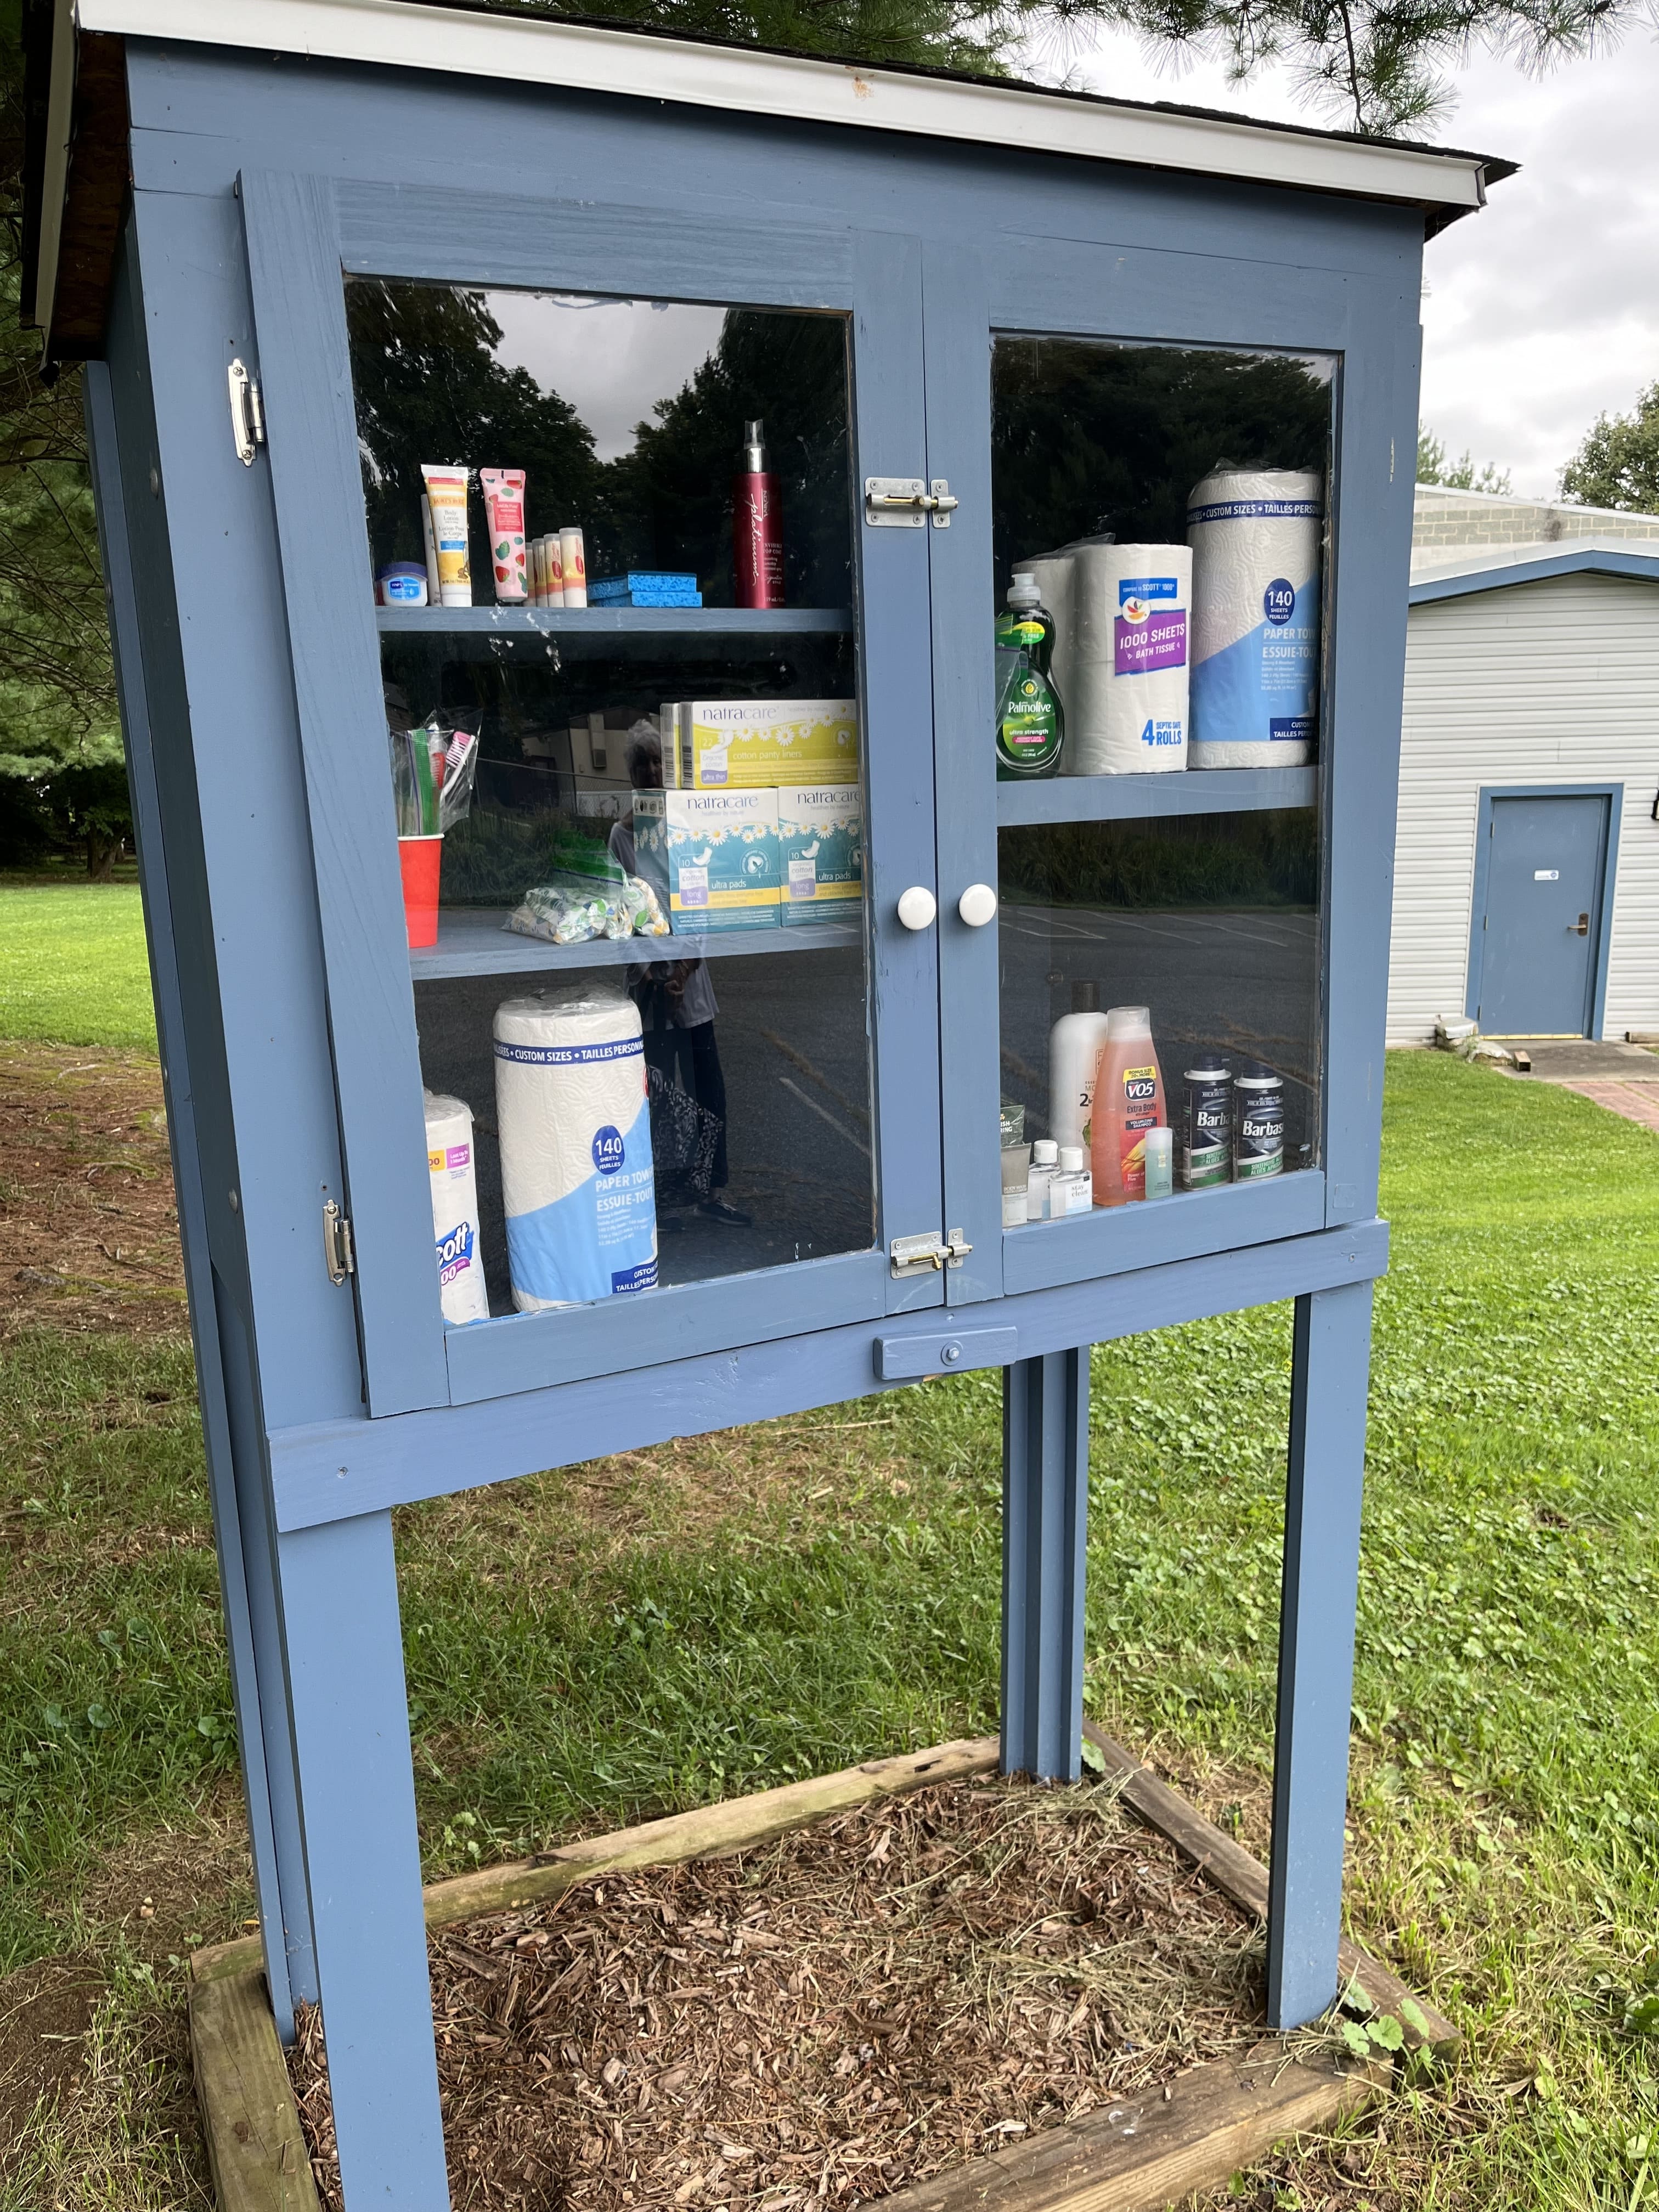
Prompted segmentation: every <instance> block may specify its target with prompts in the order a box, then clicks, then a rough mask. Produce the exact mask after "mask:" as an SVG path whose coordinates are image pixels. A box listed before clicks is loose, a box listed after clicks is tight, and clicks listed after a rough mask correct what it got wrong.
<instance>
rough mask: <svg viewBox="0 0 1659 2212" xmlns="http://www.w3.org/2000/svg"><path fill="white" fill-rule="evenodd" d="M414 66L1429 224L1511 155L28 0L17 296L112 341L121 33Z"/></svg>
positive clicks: (841, 69)
mask: <svg viewBox="0 0 1659 2212" xmlns="http://www.w3.org/2000/svg"><path fill="white" fill-rule="evenodd" d="M128 39H143V40H159V41H165V42H176V43H181V44H186V45H196V46H214V47H219V48H230V49H241V50H243V51H245V52H249V53H251V54H254V55H257V56H259V57H261V58H264V57H266V56H270V55H272V54H295V55H301V56H305V57H307V58H312V59H314V60H325V61H339V62H349V63H356V64H369V65H372V66H380V67H385V68H389V69H413V70H433V71H439V72H444V73H447V74H451V75H460V76H475V77H488V78H494V79H496V80H498V81H500V82H504V83H511V84H520V85H523V84H533V85H545V86H549V87H562V88H569V89H572V90H578V91H583V92H599V93H608V94H621V95H623V96H627V97H631V98H635V99H644V100H666V101H674V102H677V103H679V104H681V105H689V106H698V107H706V108H714V109H724V110H727V111H729V112H733V113H737V114H742V115H745V116H756V115H762V116H767V117H771V118H787V119H793V120H799V121H802V122H810V123H814V124H825V123H828V124H832V125H845V126H847V127H848V128H851V129H854V130H861V131H893V132H899V133H903V134H907V135H909V136H912V137H927V138H939V139H945V140H951V141H955V142H957V143H969V144H978V145H990V146H997V147H1002V148H1010V147H1018V149H1020V150H1021V151H1022V152H1025V153H1049V154H1060V155H1071V156H1073V157H1074V158H1077V159H1080V160H1085V161H1113V162H1120V163H1132V164H1134V165H1136V166H1138V167H1153V168H1162V169H1170V170H1177V171H1182V172H1185V173H1188V174H1189V175H1200V176H1208V177H1223V178H1228V179H1237V180H1239V181H1241V182H1243V181H1248V182H1250V183H1254V184H1265V185H1289V186H1291V187H1293V188H1295V189H1297V190H1301V191H1318V192H1326V193H1335V194H1338V195H1340V196H1342V197H1347V198H1354V199H1367V200H1380V201H1384V202H1389V203H1392V204H1395V205H1405V206H1410V207H1415V208H1417V209H1419V210H1421V212H1422V215H1423V216H1424V220H1425V228H1426V229H1427V231H1428V233H1429V234H1430V235H1432V234H1434V233H1435V232H1436V231H1437V230H1440V229H1442V228H1444V227H1445V225H1446V224H1447V223H1449V222H1455V221H1456V219H1457V218H1458V216H1462V215H1467V214H1468V213H1470V212H1471V211H1472V210H1474V209H1476V208H1478V207H1480V206H1481V205H1482V204H1484V202H1485V198H1486V186H1487V185H1489V184H1492V183H1494V182H1497V181H1498V180H1500V179H1503V178H1504V177H1507V176H1510V175H1512V174H1513V173H1514V171H1515V167H1516V165H1515V164H1514V163H1513V162H1510V161H1502V160H1499V159H1497V158H1495V157H1494V156H1492V155H1484V154H1474V153H1469V152H1466V151H1461V150H1457V149H1450V148H1441V147H1431V146H1421V145H1416V144H1413V143H1408V142H1407V141H1403V140H1398V139H1387V138H1364V137H1358V136H1356V135H1355V134H1353V133H1352V132H1347V131H1318V130H1313V129H1305V128H1303V127H1301V126H1299V125H1290V124H1279V123H1266V122H1261V121H1259V120H1255V119H1253V118H1249V117H1247V116H1241V115H1228V114H1222V113H1218V112H1213V111H1212V110H1209V109H1205V108H1197V107H1183V106H1177V105H1175V104H1173V103H1169V102H1164V101H1158V102H1157V103H1146V102H1142V101H1136V100H1113V99H1109V98H1104V97H1102V96H1100V95H1097V94H1091V93H1079V92H1058V91H1052V90H1048V89H1047V88H1043V87H1041V86H1037V85H1030V84H1025V83H1022V82H1017V81H1013V80H1009V79H991V78H984V77H975V76H965V75H960V74H957V73H956V72H954V71H951V70H931V69H926V68H919V67H918V68H906V69H893V68H878V67H873V66H870V65H866V64H862V63H854V62H842V61H836V60H831V59H825V58H823V57H822V56H817V55H807V54H799V53H790V52H781V51H778V50H775V49H773V48H769V47H762V46H747V45H739V44H736V43H731V44H721V43H719V42H716V41H714V40H703V39H689V38H683V37H677V36H673V35H667V34H664V33H656V32H652V33H644V32H639V31H626V30H618V29H617V28H616V27H614V26H612V25H609V24H602V23H596V22H586V21H580V20H571V19H568V18H567V19H552V18H548V17H538V16H530V15H526V14H524V13H523V11H522V10H521V9H513V10H512V11H511V12H498V11H496V10H495V9H491V8H490V7H489V6H488V5H467V4H459V5H457V4H426V0H235V4H234V5H230V4H228V0H30V4H29V5H28V8H27V14H26V21H25V42H26V47H27V89H26V131H27V141H26V152H25V166H24V189H25V207H24V269H23V301H22V304H23V311H24V314H25V317H26V319H30V320H32V321H33V323H34V325H36V326H37V327H38V328H40V330H41V331H42V332H43V334H44V337H43V346H44V349H45V351H46V354H47V356H50V357H55V358H61V359H73V358H76V357H83V356H88V355H95V354H96V353H97V352H98V351H99V350H100V343H101V337H102V329H103V314H104V304H105V301H106V297H107V294H108V288H109V282H110V278H111V276H112V270H113V265H114V258H115V248H116V240H117V235H118V228H119V223H120V216H121V210H122V206H123V204H124V201H125V191H126V182H127V154H126V136H127V106H126V76H125V40H128Z"/></svg>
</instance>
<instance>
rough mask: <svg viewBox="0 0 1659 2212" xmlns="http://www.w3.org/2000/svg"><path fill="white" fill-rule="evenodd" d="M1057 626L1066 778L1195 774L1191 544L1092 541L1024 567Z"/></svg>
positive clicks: (1053, 668)
mask: <svg viewBox="0 0 1659 2212" xmlns="http://www.w3.org/2000/svg"><path fill="white" fill-rule="evenodd" d="M1020 565H1021V566H1022V567H1023V568H1030V570H1031V571H1032V573H1033V574H1035V575H1036V580H1037V589H1038V590H1039V591H1040V592H1042V603H1043V605H1045V606H1046V607H1047V608H1048V611H1049V613H1050V614H1051V615H1053V617H1054V630H1055V639H1054V655H1053V659H1052V660H1051V662H1050V672H1051V674H1052V676H1053V678H1054V688H1055V690H1057V691H1058V692H1059V693H1060V706H1061V707H1062V708H1063V709H1064V710H1065V715H1066V744H1065V747H1064V750H1062V752H1061V754H1060V774H1061V775H1146V773H1148V772H1149V771H1150V772H1153V773H1156V772H1158V771H1159V770H1162V769H1180V768H1185V767H1186V765H1187V674H1188V671H1187V622H1188V608H1189V606H1190V605H1191V604H1192V575H1193V559H1192V555H1191V553H1190V552H1189V550H1188V548H1187V547H1186V546H1184V545H1115V544H1112V543H1111V542H1110V541H1109V540H1104V541H1103V540H1100V539H1092V538H1085V539H1083V540H1081V541H1079V543H1078V544H1075V545H1067V546H1062V547H1061V548H1060V550H1059V551H1058V552H1056V553H1050V554H1045V555H1043V556H1042V557H1041V558H1040V559H1038V560H1036V561H1028V562H1022V563H1021V564H1020Z"/></svg>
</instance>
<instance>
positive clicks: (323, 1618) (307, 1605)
mask: <svg viewBox="0 0 1659 2212" xmlns="http://www.w3.org/2000/svg"><path fill="white" fill-rule="evenodd" d="M276 1554H277V1571H278V1581H279V1584H280V1591H281V1598H282V1607H283V1644H284V1648H285V1650H286V1654H287V1661H288V1691H289V1713H290V1718H291V1723H292V1727H293V1731H294V1743H295V1754H296V1758H297V1761H298V1766H299V1778H300V1816H301V1822H302V1824H303V1827H304V1832H305V1851H306V1869H307V1875H309V1878H310V1887H311V1911H312V1925H313V1934H314V1937H315V1942H316V1952H317V1976H318V1981H319V1986H320V1989H321V1993H322V2010H323V2033H324V2036H325V2039H326V2042H327V2045H328V2076H329V2085H330V2088H331V2092H332V2094H333V2100H334V2121H335V2128H336V2130H337V2135H338V2138H339V2146H340V2179H341V2181H342V2184H343V2188H344V2192H345V2200H346V2205H347V2208H348V2212H368V2207H370V2206H372V2205H375V2204H381V2205H390V2206H395V2207H396V2212H449V2185H448V2180H447V2175H446V2170H445V2165H444V2138H443V2120H442V2117H441V2112H440V2111H439V2106H438V2064H437V2057H436V2053H435V2050H434V2048H433V2040H432V1997H431V1988H430V1984H429V1983H428V1979H427V1965H426V1923H425V1916H424V1913H423V1911H422V1901H421V1853H420V1843H419V1838H418V1836H417V1834H416V1826H415V1777H414V1771H413V1768H412V1767H411V1765H410V1747H409V1710H408V1701H407V1693H406V1691H405V1687H404V1654H403V1639H402V1633H401V1630H400V1627H399V1624H398V1577H397V1567H396V1562H395V1559H394V1558H393V1555H392V1516H391V1515H390V1514H389V1513H367V1514H364V1515H362V1516H360V1517H359V1518H357V1519H355V1520H349V1521H335V1522H330V1523H329V1524H328V1525H327V1526H326V1527H325V1528H303V1529H300V1530H297V1531H295V1532H294V1533H292V1534H284V1535H283V1536H281V1537H279V1538H278V1539H277V1547H276Z"/></svg>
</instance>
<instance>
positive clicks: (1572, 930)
mask: <svg viewBox="0 0 1659 2212" xmlns="http://www.w3.org/2000/svg"><path fill="white" fill-rule="evenodd" d="M1567 934H1568V936H1569V937H1588V936H1589V915H1587V914H1581V915H1579V917H1578V919H1577V921H1570V922H1569V923H1568V924H1567Z"/></svg>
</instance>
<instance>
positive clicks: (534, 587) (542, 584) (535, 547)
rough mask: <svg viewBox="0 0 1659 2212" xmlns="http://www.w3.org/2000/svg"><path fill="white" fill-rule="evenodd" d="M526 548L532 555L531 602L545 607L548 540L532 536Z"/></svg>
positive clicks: (534, 605) (536, 605) (530, 564)
mask: <svg viewBox="0 0 1659 2212" xmlns="http://www.w3.org/2000/svg"><path fill="white" fill-rule="evenodd" d="M526 552H527V553H528V554H529V556H530V560H529V567H530V604H531V605H532V607H544V606H545V605H547V544H546V541H545V540H544V539H543V538H532V539H531V541H530V544H528V546H527V547H526Z"/></svg>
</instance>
